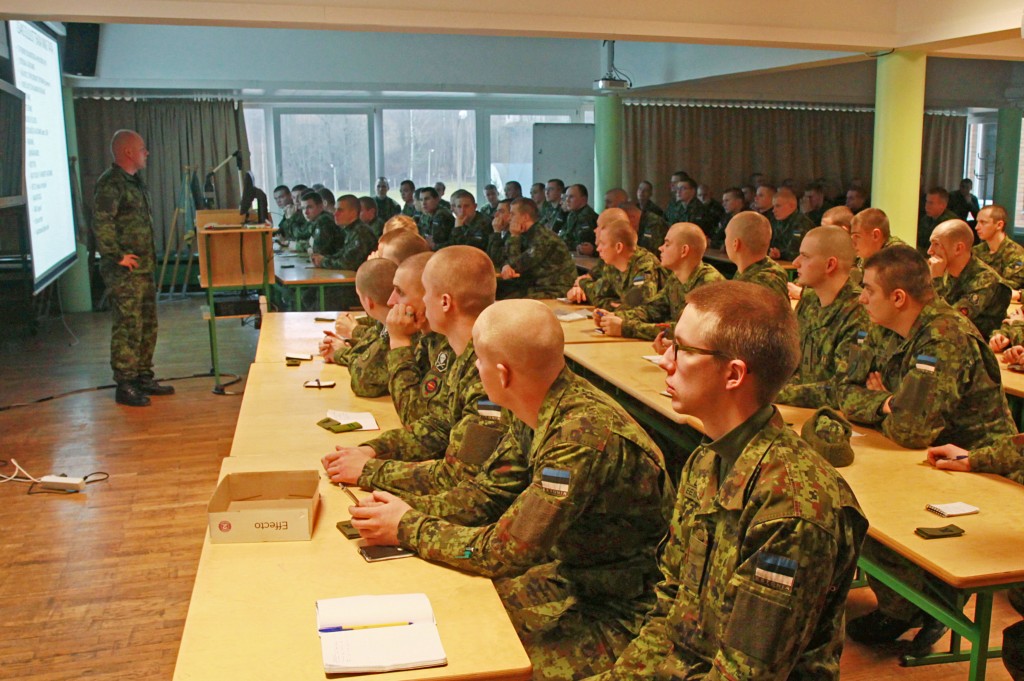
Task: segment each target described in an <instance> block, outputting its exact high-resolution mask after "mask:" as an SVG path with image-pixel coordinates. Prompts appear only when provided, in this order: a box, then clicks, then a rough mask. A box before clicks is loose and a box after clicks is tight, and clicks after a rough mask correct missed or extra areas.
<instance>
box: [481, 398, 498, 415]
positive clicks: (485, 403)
mask: <svg viewBox="0 0 1024 681" xmlns="http://www.w3.org/2000/svg"><path fill="white" fill-rule="evenodd" d="M476 413H477V414H479V415H480V416H483V417H484V418H489V419H500V418H501V407H499V406H498V405H496V404H495V403H494V402H491V401H490V400H477V401H476Z"/></svg>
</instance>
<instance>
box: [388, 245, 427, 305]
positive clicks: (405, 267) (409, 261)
mask: <svg viewBox="0 0 1024 681" xmlns="http://www.w3.org/2000/svg"><path fill="white" fill-rule="evenodd" d="M433 255H434V254H433V253H430V252H427V253H417V254H416V255H412V256H409V257H408V258H406V259H405V260H403V261H402V262H401V263H400V264H399V265H398V269H397V270H395V279H396V280H397V279H398V278H399V277H401V278H402V280H403V281H404V282H405V285H406V286H405V287H406V289H408V290H409V291H410V292H413V293H418V294H419V296H420V297H422V296H423V270H424V269H425V268H426V266H427V263H428V262H429V261H430V258H431V257H432V256H433Z"/></svg>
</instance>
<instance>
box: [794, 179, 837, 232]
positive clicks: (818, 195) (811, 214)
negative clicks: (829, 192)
mask: <svg viewBox="0 0 1024 681" xmlns="http://www.w3.org/2000/svg"><path fill="white" fill-rule="evenodd" d="M801 206H806V210H804V211H802V212H803V213H804V215H806V216H807V219H808V220H810V221H811V225H814V226H817V225H821V224H822V222H821V220H822V218H824V217H825V211H826V210H828V209H829V208H831V207H832V204H830V203H826V202H825V187H824V185H822V184H821V183H820V182H812V183H810V184H809V185H807V188H806V189H805V190H804V196H803V201H802V202H801Z"/></svg>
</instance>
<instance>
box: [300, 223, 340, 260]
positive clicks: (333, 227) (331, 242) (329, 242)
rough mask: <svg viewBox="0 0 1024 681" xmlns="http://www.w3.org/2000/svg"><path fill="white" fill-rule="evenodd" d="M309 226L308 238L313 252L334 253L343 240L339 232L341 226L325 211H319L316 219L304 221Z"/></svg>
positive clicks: (321, 253)
mask: <svg viewBox="0 0 1024 681" xmlns="http://www.w3.org/2000/svg"><path fill="white" fill-rule="evenodd" d="M306 224H307V225H308V226H309V233H310V240H311V245H312V247H313V252H314V253H318V254H320V255H324V256H326V255H330V254H331V253H334V252H335V251H337V250H338V249H339V248H341V245H342V244H343V243H344V242H345V237H344V236H343V235H342V233H341V227H338V225H337V224H335V222H334V218H333V217H332V216H330V215H328V214H327V213H320V215H317V216H316V219H314V220H312V221H311V222H308V223H306Z"/></svg>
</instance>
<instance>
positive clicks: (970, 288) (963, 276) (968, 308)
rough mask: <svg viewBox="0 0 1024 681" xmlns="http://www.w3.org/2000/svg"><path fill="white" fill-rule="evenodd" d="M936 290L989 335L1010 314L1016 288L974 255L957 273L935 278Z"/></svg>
mask: <svg viewBox="0 0 1024 681" xmlns="http://www.w3.org/2000/svg"><path fill="white" fill-rule="evenodd" d="M932 283H933V284H934V285H935V292H936V293H937V294H938V295H939V296H940V297H941V298H942V299H943V300H945V301H946V302H947V303H949V304H950V305H951V306H952V307H953V309H954V310H956V311H958V312H959V313H960V314H962V315H963V316H965V317H967V318H968V319H970V320H971V321H972V322H974V325H975V326H977V327H978V330H979V331H981V335H982V336H984V337H985V338H988V337H989V336H990V335H992V332H993V331H995V330H996V329H998V328H999V325H1000V324H1001V323H1002V322H1003V319H1005V318H1006V308H1008V307H1009V306H1010V296H1011V295H1012V293H1013V292H1012V291H1011V290H1010V287H1009V286H1008V285H1007V284H1006V282H1005V281H1004V280H1003V278H1002V277H1000V276H999V274H998V273H997V272H996V271H995V270H993V269H992V268H991V267H989V266H988V265H986V264H985V263H983V262H982V261H981V260H979V259H978V258H974V257H972V258H971V259H970V260H968V261H967V265H966V266H965V267H964V269H963V271H962V272H960V276H959V277H954V276H952V275H950V274H949V273H948V272H947V273H946V275H945V276H944V277H942V278H941V279H934V280H932Z"/></svg>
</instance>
